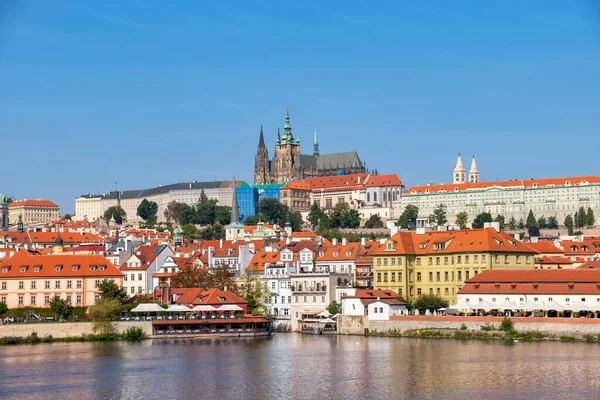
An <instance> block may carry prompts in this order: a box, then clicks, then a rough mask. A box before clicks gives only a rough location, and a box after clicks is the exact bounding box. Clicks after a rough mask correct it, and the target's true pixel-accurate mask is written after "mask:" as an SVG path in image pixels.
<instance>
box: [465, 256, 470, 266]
mask: <svg viewBox="0 0 600 400" xmlns="http://www.w3.org/2000/svg"><path fill="white" fill-rule="evenodd" d="M468 263H469V256H465V264H468Z"/></svg>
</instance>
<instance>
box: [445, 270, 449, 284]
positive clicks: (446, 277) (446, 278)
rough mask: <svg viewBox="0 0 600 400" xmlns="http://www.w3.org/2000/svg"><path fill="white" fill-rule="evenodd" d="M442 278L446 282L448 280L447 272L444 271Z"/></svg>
mask: <svg viewBox="0 0 600 400" xmlns="http://www.w3.org/2000/svg"><path fill="white" fill-rule="evenodd" d="M444 280H445V281H446V282H448V280H449V276H448V272H444Z"/></svg>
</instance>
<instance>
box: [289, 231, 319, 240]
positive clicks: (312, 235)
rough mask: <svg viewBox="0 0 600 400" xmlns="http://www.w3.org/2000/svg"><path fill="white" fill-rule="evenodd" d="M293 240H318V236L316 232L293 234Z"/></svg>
mask: <svg viewBox="0 0 600 400" xmlns="http://www.w3.org/2000/svg"><path fill="white" fill-rule="evenodd" d="M292 238H313V239H316V238H317V234H316V233H314V232H292Z"/></svg>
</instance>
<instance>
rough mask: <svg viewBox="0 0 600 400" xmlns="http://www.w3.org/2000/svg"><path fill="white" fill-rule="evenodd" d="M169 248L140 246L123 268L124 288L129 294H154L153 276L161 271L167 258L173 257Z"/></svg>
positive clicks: (164, 246)
mask: <svg viewBox="0 0 600 400" xmlns="http://www.w3.org/2000/svg"><path fill="white" fill-rule="evenodd" d="M173 255H174V254H173V251H172V250H171V248H170V247H169V246H166V245H160V246H140V247H138V248H137V249H136V250H135V252H134V253H133V254H132V255H131V256H129V258H127V260H126V261H125V263H124V264H123V265H122V266H121V268H120V269H121V272H122V273H123V288H124V289H125V290H126V291H127V294H129V295H130V296H133V295H135V294H150V293H153V292H154V289H155V287H156V286H155V285H154V280H153V275H154V274H155V273H157V272H159V271H160V267H161V266H162V265H163V264H164V263H165V261H166V259H167V257H173Z"/></svg>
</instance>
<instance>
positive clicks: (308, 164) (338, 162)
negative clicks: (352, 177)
mask: <svg viewBox="0 0 600 400" xmlns="http://www.w3.org/2000/svg"><path fill="white" fill-rule="evenodd" d="M298 161H299V162H298V163H296V164H295V165H294V167H295V168H297V169H301V168H302V169H317V170H322V169H335V168H360V167H362V162H361V161H360V158H359V157H358V153H357V152H355V151H349V152H346V153H335V154H322V155H320V156H319V157H317V158H315V157H314V156H312V155H306V154H300V157H299V160H298Z"/></svg>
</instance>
